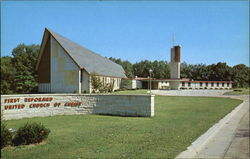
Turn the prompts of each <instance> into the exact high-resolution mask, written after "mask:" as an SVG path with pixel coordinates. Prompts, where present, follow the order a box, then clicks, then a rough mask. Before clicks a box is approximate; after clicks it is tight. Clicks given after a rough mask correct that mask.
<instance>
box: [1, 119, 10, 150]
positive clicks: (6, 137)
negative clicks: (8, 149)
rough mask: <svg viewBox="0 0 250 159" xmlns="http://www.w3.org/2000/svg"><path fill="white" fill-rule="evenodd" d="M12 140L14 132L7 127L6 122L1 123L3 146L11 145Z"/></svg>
mask: <svg viewBox="0 0 250 159" xmlns="http://www.w3.org/2000/svg"><path fill="white" fill-rule="evenodd" d="M11 140H12V133H11V132H10V131H9V130H8V129H7V128H6V125H5V124H4V123H2V124H1V148H3V147H4V146H6V145H10V144H11Z"/></svg>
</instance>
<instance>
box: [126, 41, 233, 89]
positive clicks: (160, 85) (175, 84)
mask: <svg viewBox="0 0 250 159" xmlns="http://www.w3.org/2000/svg"><path fill="white" fill-rule="evenodd" d="M180 59H181V46H179V45H177V46H173V48H171V50H170V79H155V78H151V79H149V78H141V77H137V76H136V78H133V79H129V80H131V81H132V82H131V83H132V84H131V86H130V87H129V89H138V88H139V89H140V88H144V89H146V88H149V86H150V85H152V89H171V90H180V89H231V88H232V81H195V80H192V79H185V78H181V76H180V70H181V64H180ZM154 71H157V70H154ZM149 83H151V84H149Z"/></svg>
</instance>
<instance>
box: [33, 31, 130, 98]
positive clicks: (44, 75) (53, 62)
mask: <svg viewBox="0 0 250 159" xmlns="http://www.w3.org/2000/svg"><path fill="white" fill-rule="evenodd" d="M36 70H37V72H38V91H39V92H46V93H91V92H92V89H93V88H92V84H91V82H92V80H91V78H92V75H94V76H96V77H98V78H99V79H100V80H101V81H102V83H103V85H106V84H112V86H113V87H112V89H113V90H117V89H120V85H121V79H122V78H127V77H126V75H125V71H124V69H123V68H122V66H120V65H118V64H116V63H114V62H112V61H111V60H109V59H107V58H105V57H102V56H101V55H99V54H96V53H94V52H93V51H91V50H89V49H87V48H85V47H83V46H80V45H79V44H77V43H75V42H73V41H71V40H69V39H67V38H65V37H63V36H62V35H60V34H58V33H55V32H53V31H51V30H48V29H47V28H46V29H45V31H44V35H43V39H42V43H41V46H40V52H39V56H38V62H37V65H36Z"/></svg>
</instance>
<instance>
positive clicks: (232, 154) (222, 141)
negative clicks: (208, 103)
mask: <svg viewBox="0 0 250 159" xmlns="http://www.w3.org/2000/svg"><path fill="white" fill-rule="evenodd" d="M227 91H228V90H181V91H175V90H171V91H165V90H164V91H161V90H153V91H152V93H154V94H159V95H169V96H213V97H230V98H235V99H241V100H243V101H244V102H243V103H242V104H241V105H240V106H238V107H237V108H236V109H234V110H233V111H232V112H231V113H230V114H228V115H227V116H226V117H225V118H223V119H222V120H220V121H219V122H218V123H217V124H215V125H214V126H213V127H211V128H210V129H209V130H208V131H207V132H206V133H205V134H203V135H202V136H200V137H199V138H198V139H197V140H196V141H194V142H193V143H192V145H190V146H189V147H188V149H187V150H186V151H183V152H182V153H181V154H180V155H178V156H177V158H179V159H180V158H185V159H186V158H201V159H207V158H212V159H250V156H249V135H250V134H249V96H246V95H243V96H228V95H227V96H225V95H223V93H225V92H227Z"/></svg>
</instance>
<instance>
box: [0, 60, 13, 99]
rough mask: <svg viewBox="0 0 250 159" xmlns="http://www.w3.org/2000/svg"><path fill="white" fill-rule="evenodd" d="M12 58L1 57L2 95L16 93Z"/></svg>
mask: <svg viewBox="0 0 250 159" xmlns="http://www.w3.org/2000/svg"><path fill="white" fill-rule="evenodd" d="M11 60H12V57H10V56H4V57H1V94H11V93H14V86H13V84H14V82H13V81H14V77H15V68H14V67H13V66H12V63H11Z"/></svg>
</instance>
